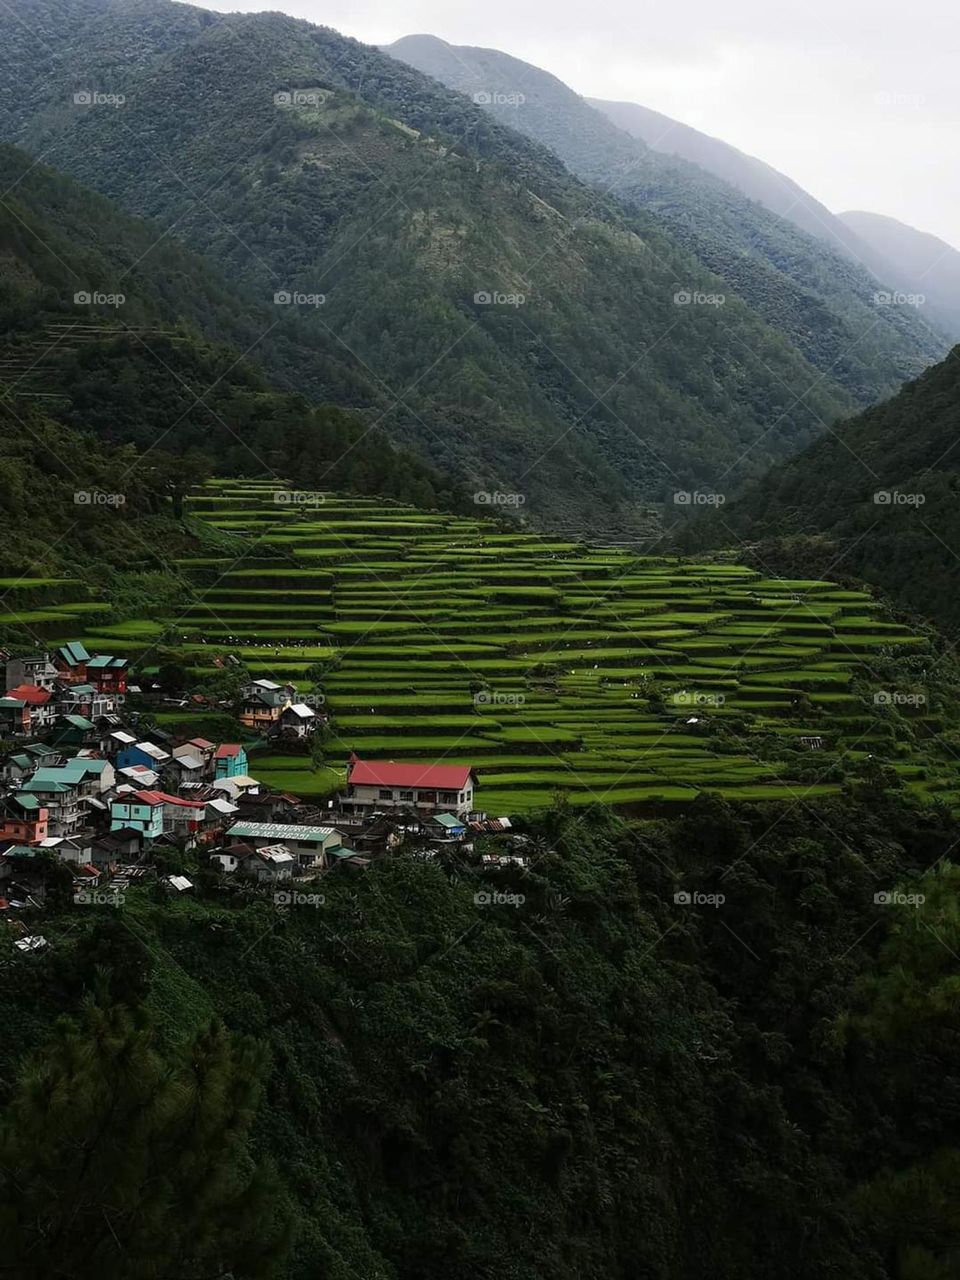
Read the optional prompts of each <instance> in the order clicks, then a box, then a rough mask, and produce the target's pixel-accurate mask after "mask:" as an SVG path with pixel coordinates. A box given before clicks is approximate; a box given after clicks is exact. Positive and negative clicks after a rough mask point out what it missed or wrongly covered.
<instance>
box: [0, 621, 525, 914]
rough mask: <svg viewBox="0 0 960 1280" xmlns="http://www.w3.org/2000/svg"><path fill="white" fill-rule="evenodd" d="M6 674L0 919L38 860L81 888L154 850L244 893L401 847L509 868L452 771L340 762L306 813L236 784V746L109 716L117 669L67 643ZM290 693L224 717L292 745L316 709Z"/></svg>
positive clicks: (263, 790)
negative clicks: (465, 848) (338, 773)
mask: <svg viewBox="0 0 960 1280" xmlns="http://www.w3.org/2000/svg"><path fill="white" fill-rule="evenodd" d="M0 662H2V658H0ZM5 674H6V681H7V696H6V697H5V698H3V699H0V711H2V712H3V713H5V714H7V715H8V716H9V717H11V722H12V723H13V724H14V725H15V728H14V729H11V730H8V733H7V735H6V736H7V737H8V739H12V741H8V742H7V744H6V749H5V750H4V751H3V752H2V753H0V911H2V912H5V913H6V912H9V911H10V910H11V909H12V908H14V909H15V908H17V907H18V906H22V905H23V904H24V903H25V902H26V903H28V904H31V905H34V906H36V905H37V903H38V899H39V900H40V901H42V897H43V887H44V868H49V866H50V863H51V861H56V862H59V863H63V864H65V865H66V866H67V867H68V868H69V870H70V871H71V873H72V875H73V877H74V879H75V881H76V882H77V883H78V884H79V886H80V887H81V888H82V889H83V890H86V889H88V888H90V887H97V886H100V885H106V886H108V887H110V888H117V887H118V886H120V887H123V886H126V885H127V884H128V883H129V882H130V880H131V879H141V878H143V877H145V876H147V877H149V876H150V875H151V874H152V873H155V870H156V865H157V864H158V862H159V863H160V864H161V865H167V862H165V861H164V860H163V859H162V858H158V856H157V855H158V854H162V853H163V852H165V851H166V852H168V853H170V854H174V853H175V854H176V855H177V857H178V858H182V857H183V855H185V854H190V855H191V862H192V864H193V865H195V866H198V867H203V866H207V867H209V868H210V869H212V870H214V871H216V872H217V873H219V874H222V875H224V876H227V877H237V878H239V879H244V878H246V879H249V880H251V881H254V882H256V883H277V882H280V881H285V880H294V879H297V878H300V879H309V878H313V877H316V876H319V875H323V874H326V873H327V872H329V871H331V870H333V869H334V868H337V867H347V868H351V867H352V868H362V867H364V866H366V865H367V864H368V863H369V861H370V859H371V858H373V857H376V856H380V855H383V854H386V853H390V852H393V851H396V850H397V849H398V848H400V847H401V846H404V845H409V844H410V843H411V842H412V843H414V844H415V845H416V847H417V848H418V850H420V851H421V852H423V853H426V855H427V856H429V855H430V851H431V850H436V849H438V848H440V847H442V846H447V845H451V844H465V845H471V842H472V841H474V840H475V839H476V838H477V837H478V836H499V837H510V843H509V845H508V846H505V847H504V850H503V852H502V853H501V854H498V853H487V854H485V855H484V861H485V862H488V863H490V862H491V860H492V862H494V863H496V862H497V861H498V860H502V861H501V864H502V865H505V864H506V863H507V862H513V863H517V862H519V863H520V864H521V865H522V863H523V855H522V853H520V852H518V842H520V843H521V844H522V840H523V837H522V836H519V835H518V834H517V833H514V832H512V828H511V824H510V822H509V820H508V819H506V818H497V819H488V818H487V817H486V815H484V814H481V813H478V812H476V811H475V807H474V789H475V786H476V777H475V774H474V772H473V770H472V769H470V768H469V767H467V766H457V765H429V764H418V763H409V762H408V763H396V762H393V761H369V760H360V759H358V758H357V757H356V756H354V757H352V758H351V760H350V762H349V765H348V771H347V779H346V785H345V787H344V789H343V791H342V793H341V795H339V796H338V797H336V798H335V799H333V800H331V801H328V802H327V803H326V805H325V806H324V807H322V808H318V807H316V806H314V805H310V804H308V803H306V802H304V801H303V800H302V799H300V798H298V797H297V796H294V795H291V794H288V793H286V792H279V791H276V790H274V789H272V788H270V787H269V786H267V785H266V784H264V783H261V782H260V781H258V780H257V779H256V778H255V777H253V776H251V774H250V772H249V763H248V759H247V752H246V749H245V747H244V745H243V744H241V743H238V742H221V743H215V742H211V741H209V740H207V739H206V738H203V737H192V738H186V739H184V738H175V737H172V736H170V735H168V734H167V733H165V732H163V731H161V730H157V729H151V731H150V732H149V733H148V734H146V735H141V734H139V733H138V732H137V730H136V723H137V717H136V716H135V715H133V716H127V715H125V714H123V712H124V710H125V708H124V703H123V698H124V695H125V694H126V692H127V687H128V686H127V667H126V661H125V660H124V659H118V658H114V657H112V656H109V655H100V654H98V655H94V656H91V655H90V654H88V653H87V651H86V650H85V649H84V647H83V646H82V645H80V644H76V643H71V644H66V645H63V646H62V647H61V648H60V649H58V650H57V651H56V653H54V654H49V655H48V654H44V655H40V656H37V657H31V658H8V659H7V660H6V667H5ZM132 687H133V686H131V688H132ZM251 690H253V692H251ZM41 695H43V696H41ZM294 697H295V690H293V687H292V686H289V685H278V684H275V683H273V682H272V681H263V680H258V681H256V682H254V684H253V685H252V686H250V687H248V690H247V691H246V692H245V695H244V701H243V704H242V706H241V708H240V713H239V719H240V720H241V723H243V724H244V726H245V727H246V728H247V729H249V730H250V731H251V733H268V734H269V733H272V732H274V731H275V728H276V726H281V727H282V731H283V732H291V733H293V734H294V735H296V736H303V735H305V734H306V733H309V732H312V727H305V726H307V725H312V723H313V722H314V721H315V718H316V713H315V712H314V710H313V709H312V708H311V707H308V706H306V705H304V704H301V703H297V702H295V701H294V700H293V699H294ZM81 706H82V707H83V709H82V710H79V709H76V708H78V707H81ZM65 708H69V709H65ZM131 721H132V723H131ZM21 739H22V740H21ZM165 879H166V882H167V884H168V886H169V887H170V889H171V891H174V892H177V893H179V892H186V891H189V890H191V889H192V888H193V884H192V882H191V881H190V879H189V877H188V876H185V875H180V874H178V875H171V876H167V877H166V878H165ZM8 918H9V917H8Z"/></svg>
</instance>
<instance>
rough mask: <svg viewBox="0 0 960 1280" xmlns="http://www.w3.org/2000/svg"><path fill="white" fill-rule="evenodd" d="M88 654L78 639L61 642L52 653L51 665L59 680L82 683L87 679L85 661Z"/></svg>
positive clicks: (88, 656)
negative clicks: (55, 670)
mask: <svg viewBox="0 0 960 1280" xmlns="http://www.w3.org/2000/svg"><path fill="white" fill-rule="evenodd" d="M89 661H90V655H89V653H87V651H86V649H85V648H84V647H83V645H82V644H81V643H80V641H79V640H71V641H69V642H68V643H67V644H63V645H61V646H60V648H59V649H58V650H57V651H56V653H55V654H54V655H53V665H54V666H55V667H56V669H57V674H58V675H59V677H60V679H61V680H66V681H68V682H69V683H70V684H84V683H86V679H87V663H88V662H89Z"/></svg>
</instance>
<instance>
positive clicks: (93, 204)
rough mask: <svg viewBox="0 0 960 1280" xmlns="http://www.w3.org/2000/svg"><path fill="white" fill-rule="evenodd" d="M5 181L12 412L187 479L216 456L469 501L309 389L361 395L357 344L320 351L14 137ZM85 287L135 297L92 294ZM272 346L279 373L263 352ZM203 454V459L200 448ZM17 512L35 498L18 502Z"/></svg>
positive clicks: (219, 460)
mask: <svg viewBox="0 0 960 1280" xmlns="http://www.w3.org/2000/svg"><path fill="white" fill-rule="evenodd" d="M0 184H2V186H3V187H4V188H5V189H7V190H8V194H7V196H6V198H5V200H4V203H3V206H2V207H0V262H2V264H3V277H2V281H0V341H2V342H3V345H2V346H0V395H2V399H3V404H4V405H5V407H6V409H7V415H8V421H9V419H10V415H12V416H13V419H14V421H17V420H19V419H22V418H23V415H24V414H25V413H27V412H28V410H29V411H35V410H38V409H39V407H40V406H42V408H43V411H44V412H45V413H46V414H47V415H49V416H55V417H56V418H58V419H59V420H60V421H61V422H63V423H64V424H66V425H67V426H69V427H73V428H76V429H77V430H78V431H82V432H87V433H90V432H92V433H94V434H95V435H96V436H98V437H100V438H101V439H103V440H107V441H110V442H116V443H126V444H133V445H135V446H136V447H137V449H138V450H140V451H141V452H143V453H144V454H145V462H143V463H137V464H136V470H144V469H145V470H146V471H147V472H156V471H158V470H163V471H164V473H165V478H167V479H170V480H177V481H178V482H179V487H180V488H181V489H182V488H183V487H185V486H188V485H190V484H191V483H195V482H196V481H198V480H200V479H202V478H203V475H204V474H205V472H206V470H208V469H209V468H210V467H213V466H216V467H217V468H218V469H219V470H228V471H230V472H233V473H238V474H243V473H244V472H246V473H248V474H251V473H252V474H256V475H261V474H263V473H265V472H271V471H272V472H274V473H275V474H280V475H293V476H295V477H296V478H297V479H298V480H299V481H300V482H301V483H304V484H314V485H315V484H319V483H333V484H336V485H338V486H339V487H342V488H344V489H352V490H355V491H357V492H360V493H375V494H384V495H388V496H393V497H398V498H404V499H406V500H407V501H410V502H414V503H417V504H419V505H421V506H423V507H425V508H433V507H437V506H440V507H446V508H449V507H456V506H457V505H461V504H462V502H463V501H464V499H463V497H462V496H461V495H460V493H459V492H458V491H457V486H456V484H455V482H454V481H452V480H451V478H450V477H448V476H443V475H441V473H440V472H438V471H437V470H436V469H435V468H433V467H431V466H430V465H429V463H426V462H424V461H423V460H422V459H421V458H419V457H417V456H415V455H414V454H412V453H411V452H410V451H409V450H406V449H403V448H395V447H393V446H392V445H391V444H390V442H389V441H388V440H387V438H386V436H385V433H384V429H383V427H382V426H380V425H379V422H378V420H377V418H376V417H373V418H366V419H365V418H363V417H361V416H359V415H357V414H356V413H352V412H346V411H344V410H343V409H341V408H337V407H334V406H332V405H330V404H316V403H311V399H308V398H307V397H308V396H310V397H311V398H312V400H314V401H315V400H321V399H325V398H327V397H334V398H336V399H337V400H339V401H340V402H341V403H351V402H352V401H356V400H357V399H358V398H360V399H362V398H363V396H362V387H363V385H364V383H365V382H366V383H369V379H368V378H367V375H365V374H364V373H363V372H362V371H357V370H356V369H351V368H350V367H349V366H350V360H349V357H348V358H347V361H346V362H345V361H344V360H343V359H341V357H340V356H337V355H332V356H331V355H330V354H329V353H328V352H327V353H325V351H326V349H328V348H329V347H330V346H332V345H333V339H332V338H330V337H328V338H326V339H325V340H324V341H323V342H321V343H319V344H318V348H317V350H312V349H311V350H307V349H306V348H304V347H303V346H302V345H301V338H300V336H299V335H298V334H297V326H296V323H295V322H294V323H290V321H289V320H287V322H286V324H284V323H283V321H282V319H278V314H277V311H276V309H273V310H271V309H268V308H266V307H265V306H264V305H263V304H262V302H260V301H258V300H256V299H255V298H253V297H251V296H250V295H249V294H247V293H245V292H244V291H243V289H240V288H233V287H231V286H229V285H228V284H227V282H226V281H225V279H224V278H223V277H221V276H220V275H219V274H218V272H217V271H216V270H215V269H214V268H212V267H210V266H208V265H207V264H206V263H205V262H203V261H202V260H201V259H199V258H197V257H196V255H194V254H191V253H189V252H187V251H186V250H184V249H182V248H180V247H178V246H177V245H176V243H175V242H171V241H170V240H169V239H163V240H161V242H160V243H159V244H158V239H159V232H158V231H157V228H156V227H151V226H150V225H149V224H147V223H144V222H142V221H140V220H139V219H136V218H132V217H130V216H129V215H127V214H124V213H122V212H121V211H120V210H119V209H117V208H116V206H114V205H112V204H111V202H110V201H108V200H105V199H104V198H102V197H100V196H97V195H96V194H94V193H93V192H91V191H89V190H86V189H84V188H82V187H80V186H78V185H77V184H76V183H75V182H73V181H71V180H70V179H67V178H65V177H63V176H62V175H60V174H58V173H56V172H54V171H53V170H50V169H48V168H46V167H45V166H42V165H36V164H34V163H33V162H32V161H31V160H30V159H29V157H27V156H25V155H24V154H23V153H22V152H19V151H16V150H15V149H13V148H11V147H3V148H0ZM79 293H87V294H89V295H95V294H99V295H103V296H104V297H111V296H113V297H116V296H118V295H122V298H123V301H122V302H121V303H119V304H118V305H116V306H114V305H111V304H109V303H100V304H98V303H97V302H96V301H94V302H92V303H90V304H87V303H81V304H78V303H77V302H76V301H75V297H76V295H77V294H79ZM261 349H266V351H267V353H268V355H269V359H270V363H271V366H272V367H273V368H274V369H275V370H276V371H277V383H271V382H269V381H268V380H267V378H266V375H265V374H264V373H263V372H262V371H261V369H260V368H259V366H258V364H257V363H255V359H256V356H257V355H259V354H261ZM301 367H303V368H304V369H305V375H304V378H303V379H302V383H300V382H298V370H299V369H300V368H301ZM278 384H279V385H278ZM294 385H298V386H299V385H302V388H303V392H302V393H301V392H300V391H296V392H295V391H294V390H292V388H293V386H294ZM285 388H286V389H285ZM14 435H17V436H19V437H20V438H19V440H18V441H16V442H15V443H12V444H11V446H10V447H11V448H12V449H14V450H19V452H20V454H21V455H22V456H23V459H24V462H23V463H22V465H26V466H27V467H32V468H35V469H36V470H38V471H39V470H41V469H42V468H44V467H47V468H48V469H52V470H53V471H54V472H56V471H57V470H58V467H59V470H61V471H62V470H63V469H64V468H65V466H66V463H65V462H64V461H63V460H62V459H61V461H60V463H59V464H57V463H56V462H51V461H50V457H49V453H41V452H40V451H39V450H37V449H35V448H34V449H31V448H30V447H29V443H28V441H29V433H27V436H26V437H24V435H23V433H22V432H14ZM34 444H36V440H35V439H34ZM83 447H84V448H87V447H88V446H87V445H84V446H83ZM158 447H159V451H158ZM198 452H203V453H205V455H206V458H205V460H203V459H198V458H197V457H195V456H193V455H196V454H197V453H198ZM171 453H173V454H178V455H191V456H190V457H189V458H188V463H187V465H186V466H185V467H172V466H170V465H169V463H168V464H166V465H164V464H162V457H164V456H166V455H169V454H171ZM102 456H103V457H104V458H106V457H107V456H109V455H107V454H104V455H102ZM92 461H93V460H92ZM94 465H96V464H95V463H94ZM111 465H112V466H113V467H114V474H113V476H112V477H111V476H110V475H107V474H101V475H100V477H99V483H98V484H97V485H96V487H97V488H98V489H101V490H105V491H107V492H113V491H114V490H115V489H117V488H118V487H120V484H121V480H122V481H123V484H127V483H128V481H127V474H128V472H129V471H130V469H131V466H132V465H133V464H132V463H131V461H130V460H129V458H128V459H126V460H124V459H123V458H120V459H119V460H117V461H115V462H114V463H112V464H111ZM102 469H103V468H101V470H102ZM130 483H131V484H132V485H133V492H132V493H131V495H130V501H129V502H128V503H127V513H128V514H139V513H141V512H142V509H143V504H142V502H141V501H140V498H139V495H138V494H137V492H136V477H135V476H134V480H133V481H131V482H130ZM145 483H150V481H149V479H146V480H145ZM19 484H20V487H21V488H23V489H25V490H26V491H34V492H35V493H36V496H37V497H38V498H40V497H41V496H42V497H43V500H42V501H41V504H40V505H41V506H42V508H43V510H44V512H45V514H46V518H47V521H48V523H49V522H50V521H53V522H54V524H55V523H56V520H57V519H58V516H59V515H62V514H63V512H64V507H63V504H61V503H53V504H49V503H47V502H46V500H45V499H46V496H47V495H46V492H45V488H46V486H45V484H44V480H43V477H40V476H38V477H36V478H35V479H34V480H33V481H32V483H28V482H27V481H26V480H25V479H24V478H23V477H22V476H21V479H20V482H19ZM77 487H78V488H83V487H84V486H83V485H81V484H78V485H77ZM88 487H89V486H88ZM28 505H29V504H28ZM10 509H11V510H12V512H13V513H14V514H15V515H19V514H21V512H23V511H25V510H27V511H28V509H27V508H24V507H23V505H22V503H20V502H12V503H11V505H10ZM28 513H29V512H28ZM61 527H62V526H61ZM38 532H39V530H38ZM9 550H10V552H11V554H15V548H10V549H9ZM173 551H174V548H173V547H172V546H171V547H170V548H169V549H168V554H172V553H173Z"/></svg>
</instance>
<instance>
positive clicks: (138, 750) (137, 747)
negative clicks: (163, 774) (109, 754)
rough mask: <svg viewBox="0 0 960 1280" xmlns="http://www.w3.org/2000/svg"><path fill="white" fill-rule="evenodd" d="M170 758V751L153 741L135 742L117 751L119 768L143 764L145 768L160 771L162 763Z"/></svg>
mask: <svg viewBox="0 0 960 1280" xmlns="http://www.w3.org/2000/svg"><path fill="white" fill-rule="evenodd" d="M169 759H170V753H169V752H167V751H164V750H163V748H162V747H157V746H154V744H153V743H152V742H135V743H134V744H133V746H127V747H124V748H123V750H122V751H118V752H117V762H116V763H117V768H118V769H129V768H130V766H131V765H135V764H139V765H143V767H144V768H145V769H154V770H156V771H158V772H159V770H160V768H161V766H162V765H164V764H166V762H167V761H168V760H169Z"/></svg>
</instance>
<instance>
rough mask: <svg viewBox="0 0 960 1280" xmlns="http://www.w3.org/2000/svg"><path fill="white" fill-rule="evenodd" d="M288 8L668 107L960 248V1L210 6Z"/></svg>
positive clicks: (808, 184)
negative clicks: (465, 49) (512, 61)
mask: <svg viewBox="0 0 960 1280" xmlns="http://www.w3.org/2000/svg"><path fill="white" fill-rule="evenodd" d="M200 2H201V3H203V4H204V6H205V7H207V8H210V9H219V10H221V11H224V12H225V11H228V10H236V9H247V10H259V9H265V8H270V9H280V10H282V11H283V12H285V13H291V14H294V15H295V16H296V17H299V18H307V19H308V20H309V21H311V22H318V23H323V24H324V25H326V26H330V27H335V28H336V29H337V30H338V31H342V32H343V33H344V34H346V35H351V36H355V37H356V38H357V39H358V40H365V41H367V42H368V43H370V44H385V43H389V42H390V41H392V40H396V39H397V38H398V37H400V36H403V35H411V34H414V33H423V32H429V33H430V34H432V35H437V36H440V37H441V38H442V39H444V40H449V41H450V42H451V43H453V44H474V45H485V46H487V47H489V48H495V49H502V50H503V51H504V52H506V53H511V54H513V55H514V56H516V57H518V58H523V59H525V60H526V61H527V62H532V63H535V64H536V65H537V66H539V67H543V68H544V69H545V70H547V71H552V72H553V73H554V74H555V75H557V76H559V77H560V78H561V79H562V80H564V81H566V83H567V84H569V85H570V86H571V87H572V88H574V89H576V90H577V91H578V92H579V93H582V94H583V95H584V96H586V97H597V98H617V99H622V100H624V101H628V102H640V103H642V104H643V105H644V106H647V107H654V108H655V109H656V110H658V111H663V112H665V113H666V114H667V115H670V116H673V117H675V118H676V119H678V120H682V121H683V122H684V123H686V124H690V125H693V126H695V127H696V128H698V129H702V130H704V131H705V132H707V133H712V134H715V135H716V136H717V137H720V138H723V139H724V140H725V141H727V142H731V143H733V144H734V146H737V147H740V148H741V150H743V151H747V152H749V153H750V154H752V155H756V156H759V157H760V158H761V159H763V160H766V161H768V162H769V163H770V164H773V165H775V166H776V167H777V168H778V169H781V170H782V171H783V172H784V173H787V174H789V176H790V177H792V178H794V179H795V180H796V181H797V182H799V183H800V184H801V186H803V187H805V188H806V189H807V190H808V191H810V192H811V193H812V194H813V195H814V196H816V197H817V198H818V199H819V200H822V201H823V203H824V204H826V205H827V206H828V207H829V208H831V209H833V210H834V211H835V212H837V213H839V212H842V211H843V210H846V209H868V210H870V211H872V212H876V213H885V214H889V215H891V216H893V217H895V218H900V219H901V220H902V221H904V222H908V223H910V224H912V225H913V226H916V227H919V228H921V229H922V230H924V231H931V232H933V233H934V234H935V235H939V236H941V237H942V238H943V239H945V240H947V241H949V242H950V243H952V244H954V245H955V246H956V247H957V248H960V164H958V163H957V161H958V155H957V152H958V142H960V88H958V84H960V76H958V64H960V16H958V14H960V6H958V4H957V0H912V3H907V2H906V0H668V2H667V3H663V2H662V0H660V2H658V3H652V0H593V3H591V4H588V5H585V4H583V3H582V0H577V2H576V3H574V0H484V2H483V3H477V0H390V2H389V3H388V2H387V0H279V2H278V0H268V3H259V4H258V3H246V2H245V0H240V3H237V0H232V2H231V0H200Z"/></svg>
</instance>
